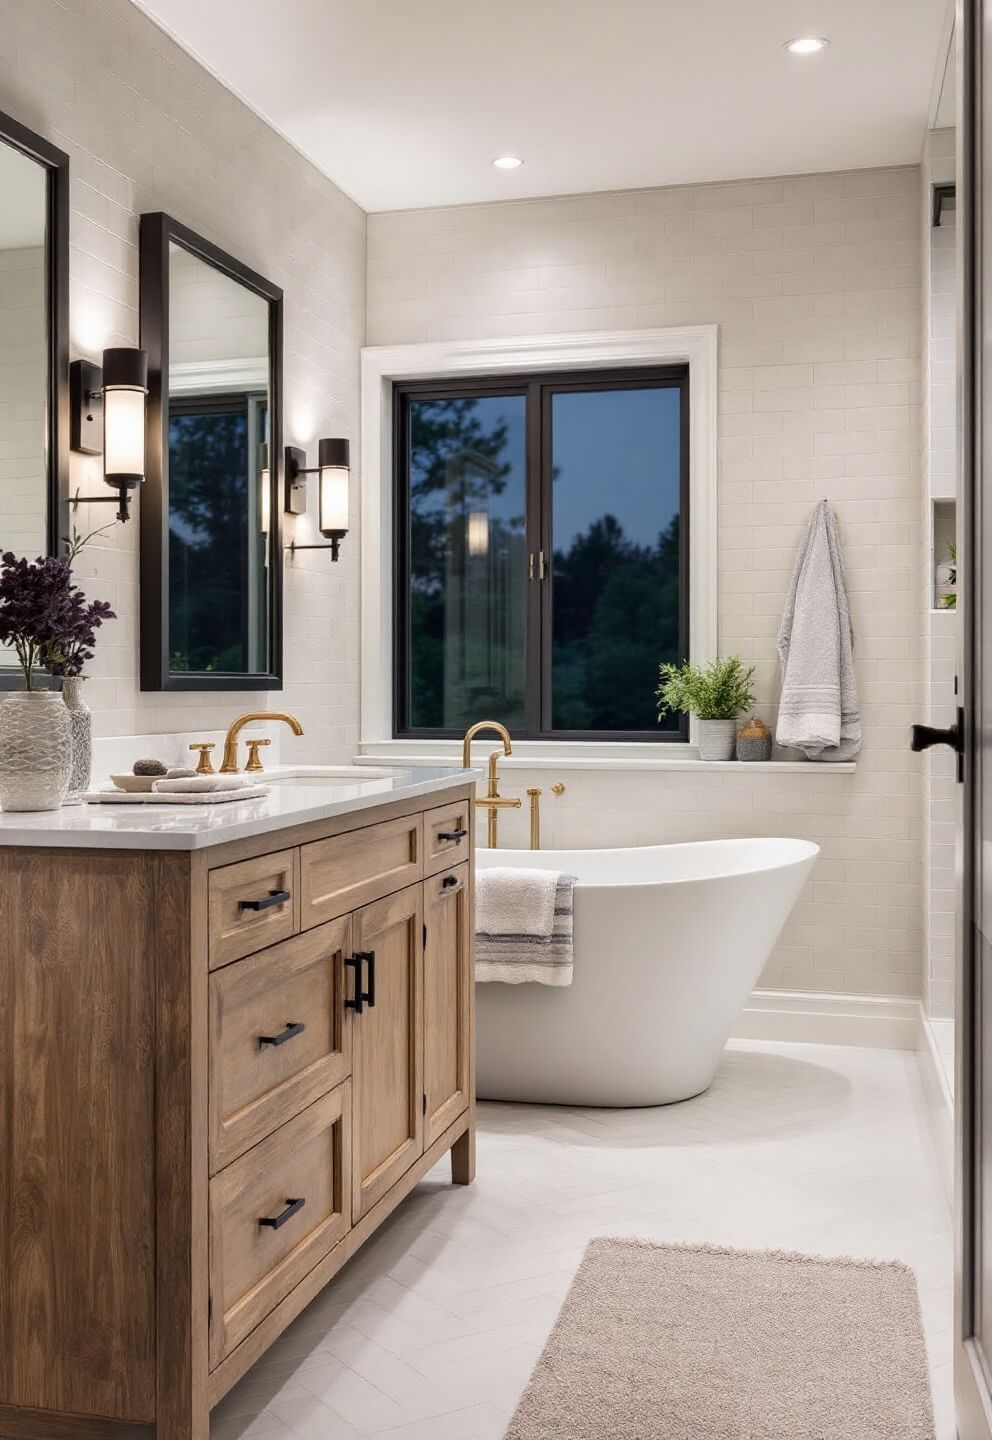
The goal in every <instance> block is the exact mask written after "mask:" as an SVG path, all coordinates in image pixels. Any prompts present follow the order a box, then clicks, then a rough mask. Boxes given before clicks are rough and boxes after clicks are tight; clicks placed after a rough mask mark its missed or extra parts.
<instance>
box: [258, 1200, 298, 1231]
mask: <svg viewBox="0 0 992 1440" xmlns="http://www.w3.org/2000/svg"><path fill="white" fill-rule="evenodd" d="M306 1203H307V1202H306V1200H287V1201H286V1208H285V1210H280V1212H279V1214H278V1215H266V1216H265V1218H264V1219H262V1220H259V1222H258V1223H259V1225H261V1226H262V1227H263V1228H264V1229H266V1230H281V1229H282V1227H283V1226H284V1225H285V1223H286V1221H287V1220H292V1218H293V1216H294V1215H299V1213H300V1211H301V1210H302V1209H303V1207H304V1205H305V1204H306Z"/></svg>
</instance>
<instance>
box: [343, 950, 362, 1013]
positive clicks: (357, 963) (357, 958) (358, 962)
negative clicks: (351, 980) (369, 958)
mask: <svg viewBox="0 0 992 1440" xmlns="http://www.w3.org/2000/svg"><path fill="white" fill-rule="evenodd" d="M344 963H345V965H348V966H350V967H351V969H352V970H354V972H355V998H354V1000H349V999H348V997H347V995H346V996H345V1002H344V1008H345V1009H346V1010H354V1012H355V1014H356V1015H361V1013H362V1008H363V1002H364V1000H365V996H364V995H363V994H362V956H361V955H346V956H345V959H344ZM345 988H346V989H347V986H346V987H345Z"/></svg>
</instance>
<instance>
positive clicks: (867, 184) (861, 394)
mask: <svg viewBox="0 0 992 1440" xmlns="http://www.w3.org/2000/svg"><path fill="white" fill-rule="evenodd" d="M920 187H921V180H920V170H919V167H915V166H913V167H904V168H898V169H888V170H874V171H859V172H854V173H850V174H829V175H811V176H797V177H790V178H785V179H778V180H761V181H755V182H753V183H748V184H726V185H707V186H694V187H686V188H678V189H661V190H649V191H639V192H625V193H622V194H612V195H592V196H578V197H566V198H562V199H552V200H538V201H524V202H520V203H511V204H496V205H478V206H465V207H454V208H447V209H439V210H423V211H411V212H404V213H393V214H380V215H371V216H369V221H368V283H369V302H368V335H369V343H370V344H374V345H375V344H403V343H413V342H423V341H430V340H442V339H450V338H465V339H481V338H486V337H494V336H508V335H523V334H544V333H548V334H550V333H560V332H565V331H581V330H603V329H622V328H628V327H630V328H635V327H649V326H664V325H695V324H707V323H717V324H719V326H720V491H719V579H720V615H719V632H720V648H721V650H722V651H723V652H724V653H727V652H730V651H738V652H739V653H740V654H741V655H743V656H744V657H745V658H747V659H748V660H751V661H754V662H755V664H756V665H757V667H758V680H759V704H758V709H759V711H761V712H763V713H764V714H765V715H766V716H767V717H771V716H773V714H774V705H775V698H776V694H777V673H776V662H775V648H774V646H775V633H776V630H777V627H778V622H779V618H780V616H781V612H782V607H783V603H784V600H785V595H786V590H787V586H788V583H789V579H790V576H791V572H792V566H793V561H794V557H795V551H796V546H797V544H798V541H799V538H800V535H801V532H802V528H803V526H804V524H805V521H806V518H807V516H808V514H809V512H810V509H811V507H812V505H813V504H814V503H815V501H817V500H818V499H820V498H821V497H823V496H826V497H827V498H828V499H830V500H831V502H832V503H833V504H834V506H835V508H836V511H837V515H838V518H839V521H840V526H841V534H842V538H843V543H844V549H845V557H846V561H847V568H848V583H849V587H850V595H851V604H852V610H853V615H854V623H855V627H856V630H857V664H858V676H859V681H860V686H861V703H862V711H863V717H864V738H865V745H864V751H863V753H862V757H861V760H860V763H859V767H858V770H857V773H856V774H855V775H848V776H842V775H826V774H823V773H822V772H821V771H819V770H812V771H811V772H810V774H809V775H808V776H806V775H804V774H800V775H791V774H790V775H770V774H769V775H767V776H763V775H762V774H761V773H760V769H759V768H758V767H755V769H754V770H750V769H749V770H747V771H742V772H741V774H740V775H737V774H728V773H727V772H723V771H721V772H719V773H718V774H713V775H707V774H706V773H705V772H703V771H701V772H700V773H699V774H698V775H697V774H692V775H688V776H687V775H684V774H681V773H673V772H661V773H658V772H655V773H648V772H645V773H642V774H611V775H602V774H591V773H590V774H586V773H576V772H574V771H570V772H569V773H568V775H567V776H565V775H562V776H558V775H556V774H555V773H554V770H553V767H549V769H548V772H547V774H546V775H545V774H543V773H535V772H533V771H529V772H528V773H527V776H526V780H522V781H521V782H520V784H519V785H517V784H516V783H511V779H510V776H507V777H506V781H505V785H504V788H505V789H506V790H507V792H508V793H522V791H523V790H524V788H525V786H526V785H541V786H543V787H544V788H545V796H544V808H545V817H546V819H545V843H546V844H549V845H557V846H567V845H582V846H587V845H597V844H598V845H624V844H632V843H640V844H647V843H651V842H657V841H665V840H673V841H674V840H689V839H707V838H716V837H719V836H723V835H747V834H762V835H772V834H775V833H783V832H784V833H788V834H793V835H800V836H804V837H807V838H809V839H812V840H816V841H817V842H818V843H819V844H820V845H821V846H822V851H823V853H822V856H821V859H820V861H819V864H818V867H817V869H816V872H815V874H814V878H813V880H812V882H811V884H810V886H809V889H808V890H807V892H806V894H805V896H804V897H803V899H802V901H801V902H800V904H799V906H798V907H797V909H796V911H795V913H794V915H793V917H792V920H791V921H790V923H789V925H788V927H787V930H786V932H785V934H784V935H783V937H782V941H781V943H780V944H779V946H778V948H777V950H776V951H775V954H774V956H773V958H772V960H771V962H770V964H769V966H768V968H767V970H766V972H765V974H764V976H763V977H762V982H761V983H762V984H765V985H769V986H777V987H782V988H786V989H809V990H821V991H834V990H843V991H857V992H861V993H876V994H890V995H915V994H918V993H919V990H920V982H921V973H922V968H923V895H922V785H921V765H920V762H919V760H918V759H917V757H914V756H912V755H911V754H910V752H909V749H908V730H909V725H910V723H911V722H912V721H914V720H916V719H919V718H920V714H921V706H922V704H923V697H922V689H923V683H922V682H923V641H922V633H923V625H922V614H921V606H920V570H921V489H920V450H921V445H920V433H921V432H920V381H921V359H920V352H921V282H920V243H919V234H920V223H921V221H920ZM559 778H562V779H566V780H567V784H568V788H567V791H566V794H565V795H564V796H562V797H561V799H558V800H554V799H552V797H550V796H549V795H548V793H547V791H548V789H549V787H550V785H551V783H552V782H553V781H554V780H556V779H559ZM524 799H525V801H526V797H525V796H524ZM500 824H501V843H505V844H513V843H516V844H521V845H525V844H526V843H527V841H526V818H525V815H523V814H517V815H514V816H509V817H507V816H503V817H501V821H500Z"/></svg>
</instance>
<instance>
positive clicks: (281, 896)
mask: <svg viewBox="0 0 992 1440" xmlns="http://www.w3.org/2000/svg"><path fill="white" fill-rule="evenodd" d="M292 898H293V893H292V891H291V890H270V891H269V893H268V895H266V896H265V898H264V899H263V900H241V901H239V902H238V909H239V910H271V909H272V908H273V906H275V905H285V903H286V901H287V900H292Z"/></svg>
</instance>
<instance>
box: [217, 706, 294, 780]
mask: <svg viewBox="0 0 992 1440" xmlns="http://www.w3.org/2000/svg"><path fill="white" fill-rule="evenodd" d="M253 720H281V721H282V722H283V724H284V725H288V726H289V728H290V730H292V732H293V734H294V735H302V734H303V726H302V725H301V724H300V722H299V720H297V718H296V716H295V715H290V714H288V713H287V712H286V711H285V710H250V711H249V712H248V714H247V715H239V716H238V718H237V719H236V720H232V721H231V724H230V725H229V726H228V731H227V737H226V739H225V740H224V759H223V761H222V763H221V767H220V773H221V774H222V775H236V774H237V773H238V736H239V735H240V734H241V731H242V729H243V727H244V726H245V725H250V724H251V722H252V721H253ZM255 760H256V762H258V752H257V750H256V752H255ZM257 768H258V769H259V770H260V769H261V768H262V766H261V763H260V762H258V763H257Z"/></svg>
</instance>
